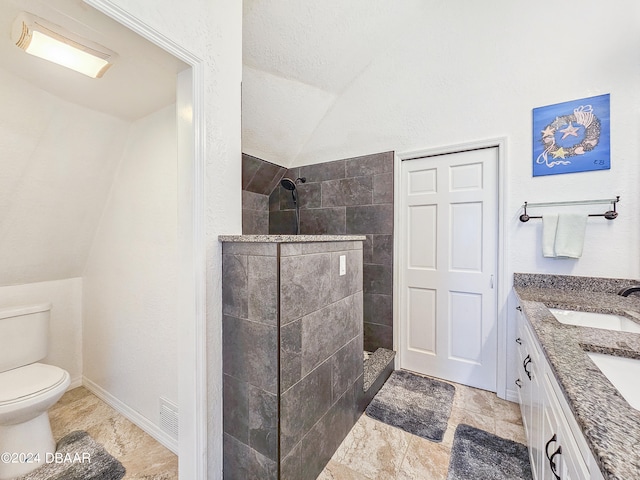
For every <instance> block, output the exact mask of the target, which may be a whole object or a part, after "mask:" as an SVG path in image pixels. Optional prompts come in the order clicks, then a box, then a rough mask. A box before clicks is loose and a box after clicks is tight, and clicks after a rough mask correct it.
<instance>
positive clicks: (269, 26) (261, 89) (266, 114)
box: [242, 0, 442, 166]
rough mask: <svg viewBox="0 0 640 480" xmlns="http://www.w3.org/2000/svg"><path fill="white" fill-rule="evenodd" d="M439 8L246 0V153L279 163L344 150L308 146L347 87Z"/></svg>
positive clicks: (379, 0)
mask: <svg viewBox="0 0 640 480" xmlns="http://www.w3.org/2000/svg"><path fill="white" fill-rule="evenodd" d="M441 3H442V2H441V1H437V2H424V1H418V0H405V1H401V2H398V1H390V0H352V1H347V2H345V1H330V2H324V1H323V2H308V1H299V0H279V1H277V2H273V1H269V0H245V1H244V24H243V64H244V70H243V88H242V92H243V100H242V114H243V124H242V127H243V129H242V134H243V137H242V138H243V151H244V152H245V153H247V154H250V155H254V156H256V157H259V158H262V159H265V160H269V161H271V162H274V163H278V164H280V165H284V166H294V165H299V164H305V163H308V162H310V161H311V162H316V161H318V160H330V159H331V158H330V157H331V155H333V154H337V152H338V151H346V150H342V149H340V148H337V149H329V150H328V151H327V152H326V153H323V152H317V151H315V148H313V147H312V148H311V149H310V147H311V146H312V145H313V144H314V141H315V138H314V137H315V136H316V134H317V133H318V131H319V129H321V128H322V126H323V123H324V122H326V121H327V119H328V117H330V116H331V114H332V111H334V110H335V109H336V108H337V107H338V106H339V105H340V104H341V102H343V101H344V97H345V93H347V92H348V91H349V89H350V87H352V86H353V85H354V83H355V82H356V81H357V80H358V79H359V78H361V77H363V76H364V77H366V76H367V72H368V70H369V69H370V68H371V66H372V64H373V63H374V62H375V60H376V59H377V58H378V57H380V56H381V55H384V54H385V53H386V52H387V51H388V50H389V49H390V48H391V47H394V46H396V45H397V43H398V40H399V39H400V38H401V37H404V36H405V35H406V32H407V31H412V30H413V29H414V27H415V26H416V25H417V24H418V22H421V21H424V15H425V14H427V13H428V12H429V11H430V12H432V13H433V12H435V11H436V10H437V8H438V5H439V4H441ZM427 4H429V5H428V9H427ZM372 101H376V99H372ZM344 129H345V130H350V131H351V132H357V130H358V127H357V125H345V128H344ZM347 150H348V149H347ZM359 153H369V152H366V151H365V152H359Z"/></svg>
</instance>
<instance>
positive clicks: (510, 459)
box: [447, 423, 532, 480]
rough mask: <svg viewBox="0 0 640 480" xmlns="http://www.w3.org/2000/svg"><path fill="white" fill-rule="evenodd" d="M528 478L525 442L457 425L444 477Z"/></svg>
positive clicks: (462, 479)
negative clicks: (523, 443)
mask: <svg viewBox="0 0 640 480" xmlns="http://www.w3.org/2000/svg"><path fill="white" fill-rule="evenodd" d="M479 478H482V479H483V480H531V478H532V476H531V464H530V463H529V452H528V450H527V447H526V446H525V445H522V444H521V443H518V442H514V441H512V440H507V439H505V438H500V437H497V436H496V435H493V434H491V433H489V432H485V431H484V430H479V429H477V428H474V427H471V426H469V425H464V424H462V423H461V424H460V425H458V428H456V433H455V435H454V437H453V448H452V449H451V460H450V461H449V475H448V476H447V480H477V479H479Z"/></svg>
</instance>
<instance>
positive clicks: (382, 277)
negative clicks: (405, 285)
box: [362, 265, 393, 295]
mask: <svg viewBox="0 0 640 480" xmlns="http://www.w3.org/2000/svg"><path fill="white" fill-rule="evenodd" d="M362 283H363V290H364V293H382V294H385V295H393V268H391V267H390V266H388V265H364V266H363V282H362Z"/></svg>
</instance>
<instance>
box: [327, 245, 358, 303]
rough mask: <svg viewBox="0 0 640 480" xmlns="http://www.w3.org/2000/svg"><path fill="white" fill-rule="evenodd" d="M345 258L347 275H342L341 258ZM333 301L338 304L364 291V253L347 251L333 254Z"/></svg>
mask: <svg viewBox="0 0 640 480" xmlns="http://www.w3.org/2000/svg"><path fill="white" fill-rule="evenodd" d="M342 256H344V257H345V262H346V267H347V268H346V273H345V274H344V275H340V257H342ZM331 277H332V281H331V301H332V302H337V301H338V300H340V299H341V298H344V297H347V296H349V295H352V294H354V293H355V292H357V291H359V290H362V252H361V250H347V251H342V252H333V253H331Z"/></svg>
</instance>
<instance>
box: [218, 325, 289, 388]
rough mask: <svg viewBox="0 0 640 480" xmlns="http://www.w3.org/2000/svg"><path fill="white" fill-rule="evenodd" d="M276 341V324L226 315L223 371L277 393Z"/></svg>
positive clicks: (223, 339)
mask: <svg viewBox="0 0 640 480" xmlns="http://www.w3.org/2000/svg"><path fill="white" fill-rule="evenodd" d="M277 342H278V335H277V328H276V327H275V326H270V325H264V324H262V323H257V322H252V321H249V320H243V319H239V318H235V317H231V316H228V315H225V316H223V318H222V360H223V364H222V365H223V372H224V373H226V374H228V375H231V376H233V377H235V378H237V379H240V380H245V381H246V382H248V383H250V384H252V385H255V386H257V387H260V388H262V389H263V390H266V391H268V392H270V393H277V381H278V371H277V360H278V359H277V348H278V347H277Z"/></svg>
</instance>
